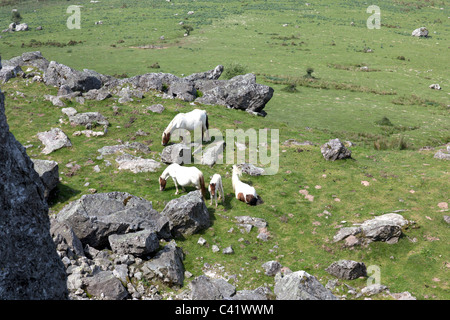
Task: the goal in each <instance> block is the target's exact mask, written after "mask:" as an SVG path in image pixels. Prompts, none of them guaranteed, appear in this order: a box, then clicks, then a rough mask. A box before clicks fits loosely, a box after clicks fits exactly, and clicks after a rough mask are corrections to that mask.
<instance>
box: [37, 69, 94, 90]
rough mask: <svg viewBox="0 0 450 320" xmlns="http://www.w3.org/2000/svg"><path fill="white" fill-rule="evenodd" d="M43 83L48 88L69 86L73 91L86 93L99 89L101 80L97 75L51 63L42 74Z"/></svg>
mask: <svg viewBox="0 0 450 320" xmlns="http://www.w3.org/2000/svg"><path fill="white" fill-rule="evenodd" d="M44 82H45V84H46V85H49V86H56V87H61V86H62V85H67V86H69V88H70V89H72V90H73V91H81V92H87V91H89V90H92V89H100V88H101V87H102V84H103V83H102V80H101V77H100V75H99V74H97V73H94V72H89V71H79V70H75V69H72V68H70V67H68V66H66V65H63V64H61V63H58V62H56V61H51V62H50V63H49V65H48V68H47V70H46V71H45V73H44Z"/></svg>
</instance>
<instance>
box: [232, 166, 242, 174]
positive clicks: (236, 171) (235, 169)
mask: <svg viewBox="0 0 450 320" xmlns="http://www.w3.org/2000/svg"><path fill="white" fill-rule="evenodd" d="M233 175H237V176H239V177H240V176H241V175H242V170H241V169H240V168H239V167H238V166H237V165H235V164H234V165H233Z"/></svg>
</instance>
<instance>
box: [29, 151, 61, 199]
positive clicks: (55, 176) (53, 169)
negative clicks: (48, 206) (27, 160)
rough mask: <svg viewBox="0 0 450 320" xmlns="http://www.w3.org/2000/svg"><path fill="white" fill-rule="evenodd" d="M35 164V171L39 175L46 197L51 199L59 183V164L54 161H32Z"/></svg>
mask: <svg viewBox="0 0 450 320" xmlns="http://www.w3.org/2000/svg"><path fill="white" fill-rule="evenodd" d="M31 161H33V164H34V170H36V172H37V173H38V174H39V178H41V181H42V183H43V185H44V197H45V199H47V200H48V199H49V196H50V193H51V192H52V191H53V190H54V189H55V188H56V186H57V185H58V183H59V167H58V162H56V161H53V160H41V159H31Z"/></svg>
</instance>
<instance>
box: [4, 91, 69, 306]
mask: <svg viewBox="0 0 450 320" xmlns="http://www.w3.org/2000/svg"><path fill="white" fill-rule="evenodd" d="M0 180H1V181H2V183H1V184H0V206H1V208H2V209H1V210H0V299H1V300H51V299H57V300H60V299H67V298H68V290H67V283H66V282H67V276H66V273H65V270H64V265H63V263H62V261H61V259H60V258H59V256H58V254H57V251H56V245H55V243H54V242H53V239H52V237H51V235H50V221H49V216H48V205H47V202H46V200H45V197H44V192H43V190H44V186H43V184H42V181H41V179H40V178H39V175H38V173H37V172H36V171H35V170H34V168H33V162H32V161H31V159H30V158H29V157H28V155H27V153H26V151H25V148H24V147H23V146H22V145H21V144H20V143H19V142H18V141H17V140H16V139H15V137H14V135H13V134H12V133H11V132H10V131H9V125H8V123H7V120H6V116H5V106H4V95H3V93H1V92H0Z"/></svg>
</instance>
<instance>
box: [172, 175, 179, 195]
mask: <svg viewBox="0 0 450 320" xmlns="http://www.w3.org/2000/svg"><path fill="white" fill-rule="evenodd" d="M172 180H173V183H174V184H175V189H176V190H177V191H176V192H175V194H178V184H177V180H176V179H175V178H172Z"/></svg>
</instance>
